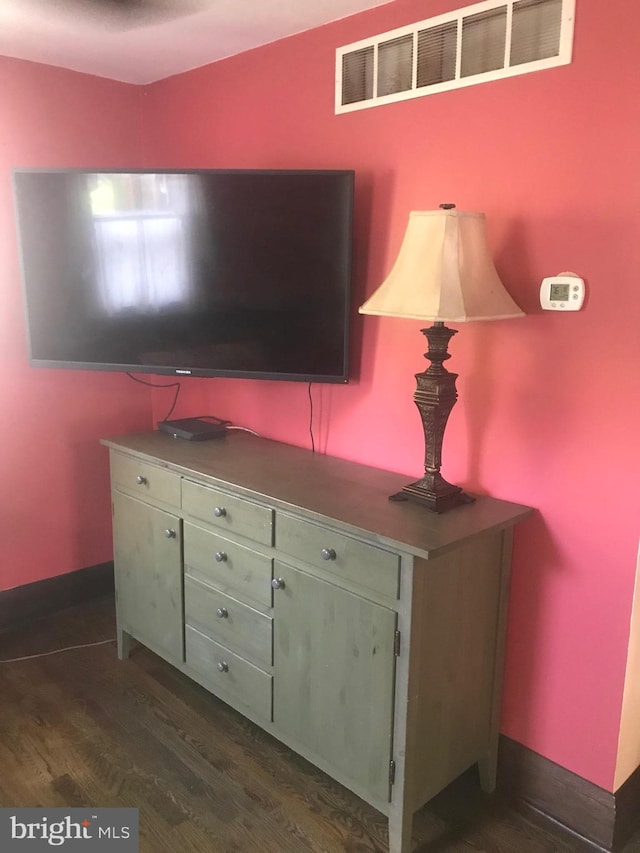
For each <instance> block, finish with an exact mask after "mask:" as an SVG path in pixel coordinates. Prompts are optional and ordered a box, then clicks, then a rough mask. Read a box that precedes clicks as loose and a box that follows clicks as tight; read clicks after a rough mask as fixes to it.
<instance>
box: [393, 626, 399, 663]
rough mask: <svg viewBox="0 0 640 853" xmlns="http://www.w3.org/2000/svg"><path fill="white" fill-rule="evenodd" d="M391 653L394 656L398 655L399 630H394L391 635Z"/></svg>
mask: <svg viewBox="0 0 640 853" xmlns="http://www.w3.org/2000/svg"><path fill="white" fill-rule="evenodd" d="M393 653H394V655H395V656H396V657H399V656H400V631H396V633H395V634H394V637H393Z"/></svg>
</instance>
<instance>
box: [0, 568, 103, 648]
mask: <svg viewBox="0 0 640 853" xmlns="http://www.w3.org/2000/svg"><path fill="white" fill-rule="evenodd" d="M109 593H111V594H113V563H100V564H99V565H97V566H89V568H86V569H78V570H77V571H75V572H69V573H68V574H65V575H57V576H56V577H54V578H46V579H45V580H41V581H36V582H35V583H28V584H25V585H24V586H18V587H15V589H7V590H4V591H3V592H0V633H4V632H5V631H11V630H13V629H14V628H18V627H21V626H23V625H26V624H29V623H30V622H33V621H34V620H35V619H40V618H42V617H43V616H49V615H51V614H52V613H56V612H57V611H59V610H64V609H66V608H67V607H73V606H74V605H76V604H81V603H82V602H83V601H88V600H89V599H92V598H99V597H100V596H102V595H107V594H109Z"/></svg>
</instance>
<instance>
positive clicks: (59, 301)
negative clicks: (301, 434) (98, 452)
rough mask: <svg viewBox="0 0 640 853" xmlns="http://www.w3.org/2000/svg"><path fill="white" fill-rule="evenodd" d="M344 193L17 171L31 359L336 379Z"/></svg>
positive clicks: (200, 177) (309, 176) (261, 179)
mask: <svg viewBox="0 0 640 853" xmlns="http://www.w3.org/2000/svg"><path fill="white" fill-rule="evenodd" d="M353 184H354V174H353V172H352V171H306V170H305V171H302V170H298V171H292V170H286V171H284V170H283V171H273V170H270V171H248V170H199V171H195V170H185V171H180V172H175V171H172V172H169V171H155V172H149V171H126V172H125V171H85V170H64V171H61V170H55V171H47V170H24V169H17V170H14V193H15V201H16V209H17V219H18V232H19V242H20V249H21V258H22V271H23V283H24V295H25V307H26V317H27V327H28V339H29V356H30V361H31V363H32V364H34V365H40V366H49V367H76V368H82V369H87V368H88V369H98V370H123V371H139V372H145V373H164V374H179V375H194V376H241V377H248V378H269V379H296V380H308V381H311V380H313V381H318V382H346V381H347V376H348V369H347V355H348V335H349V291H350V281H351V230H352V209H353Z"/></svg>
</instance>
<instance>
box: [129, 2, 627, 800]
mask: <svg viewBox="0 0 640 853" xmlns="http://www.w3.org/2000/svg"><path fill="white" fill-rule="evenodd" d="M457 5H460V4H459V3H454V2H453V0H438V2H432V3H430V4H429V10H428V13H429V14H434V15H435V14H438V13H440V12H442V11H447V10H450V9H452V8H455V7H456V6H457ZM577 5H578V14H577V21H576V35H575V50H574V62H573V64H572V65H570V66H567V67H563V68H559V69H554V70H550V71H545V72H538V73H534V74H528V75H525V76H521V77H516V78H513V79H509V80H504V81H499V82H495V83H490V84H485V85H482V86H475V87H469V88H466V89H461V90H458V91H454V92H450V93H446V94H441V95H435V96H431V97H425V98H421V99H417V100H412V101H407V102H404V103H400V104H395V105H389V106H385V107H379V108H375V109H370V110H364V111H361V112H356V113H352V114H349V115H344V116H335V115H334V113H333V78H334V51H335V48H336V47H337V46H339V45H341V44H346V43H348V42H351V41H355V40H357V39H361V38H365V37H367V36H370V35H375V34H376V33H379V32H383V31H385V30H387V29H391V28H393V27H398V26H402V25H404V24H409V23H411V22H414V21H417V20H420V19H421V18H424V17H425V15H426V14H427V11H426V9H425V4H424V3H423V2H420V0H397V2H395V3H391V4H389V5H387V6H384V7H381V8H379V9H377V10H373V11H371V12H368V13H364V14H361V15H358V16H355V17H353V18H350V19H347V20H344V21H341V22H338V23H336V24H333V25H330V26H327V27H323V28H319V29H317V30H314V31H311V32H307V33H304V34H302V35H299V36H296V37H294V38H291V39H287V40H284V41H281V42H278V43H275V44H272V45H268V46H266V47H264V48H261V49H258V50H255V51H252V52H249V53H246V54H244V55H241V56H239V57H235V58H232V59H229V60H226V61H223V62H219V63H217V64H214V65H211V66H207V67H205V68H202V69H199V70H196V71H193V72H190V73H188V74H184V75H181V76H178V77H175V78H172V79H169V80H166V81H163V82H160V83H158V84H156V85H154V86H151V87H149V88H148V89H147V90H146V93H145V94H146V113H145V114H146V120H147V124H146V128H145V131H146V132H145V140H146V151H147V158H148V163H150V164H154V165H157V166H207V167H274V168H277V167H283V168H286V167H290V168H295V167H309V168H354V169H355V170H356V195H357V198H356V226H355V230H356V251H355V287H354V310H353V323H352V329H353V345H352V358H353V371H352V375H353V381H352V382H351V383H350V384H349V385H348V386H346V387H327V386H325V387H320V386H316V387H315V389H314V397H315V402H316V415H317V419H316V437H317V439H318V441H319V444H320V447H321V449H322V450H324V451H326V452H328V453H332V454H335V455H338V456H343V457H347V458H350V459H356V460H359V461H362V462H366V463H371V464H374V465H378V466H382V467H387V468H391V469H394V470H398V471H401V472H404V473H406V474H407V476H408V477H412V476H415V475H417V474H418V473H419V470H420V464H421V459H422V452H423V445H422V437H421V434H422V431H421V428H420V425H419V421H418V416H417V413H416V411H415V409H414V405H413V402H412V399H411V396H412V392H413V385H414V380H413V373H415V372H416V371H417V370H421V369H422V364H423V360H422V356H421V354H422V353H423V351H424V342H423V339H422V337H421V335H420V332H419V329H420V323H417V322H416V323H410V322H407V321H401V320H391V319H374V318H367V319H364V318H362V317H360V316H358V315H357V313H356V308H357V305H358V304H360V303H361V302H362V301H363V299H364V297H365V295H367V294H369V293H371V292H372V291H373V289H374V288H375V287H376V286H377V285H378V284H379V283H380V281H381V280H382V278H383V276H384V275H385V273H386V272H387V271H388V269H389V267H390V264H391V262H392V260H393V258H394V256H395V253H396V251H397V248H398V245H399V242H400V240H401V237H402V233H403V230H404V226H405V222H406V217H407V213H408V211H409V210H411V209H414V208H417V209H420V208H423V209H424V208H427V209H428V208H434V207H436V206H437V205H438V204H439V203H440V202H443V201H453V202H456V203H457V205H458V206H459V207H460V208H466V209H479V210H484V211H485V212H486V213H487V216H488V231H489V239H490V242H491V245H492V248H493V251H494V255H495V259H496V265H497V267H498V269H499V271H500V272H501V274H502V276H503V279H504V281H505V282H506V283H507V286H508V288H509V289H510V291H511V293H512V294H513V296H514V297H515V298H516V300H517V301H518V302H519V303H520V304H521V306H522V307H523V308H524V310H525V311H526V312H527V315H528V316H527V317H526V318H525V319H523V320H519V321H511V322H509V321H507V322H497V323H489V324H485V325H482V324H479V325H475V326H474V325H470V326H466V327H461V328H460V334H459V335H457V336H456V338H455V340H454V341H453V343H452V350H453V358H452V360H451V362H449V365H450V367H451V369H452V370H455V371H457V372H459V373H460V380H459V392H460V401H459V403H458V405H457V407H456V409H455V410H454V413H453V414H452V416H451V420H450V425H449V428H448V432H447V437H446V446H445V454H444V473H445V476H447V477H448V478H449V479H452V480H453V481H454V482H460V483H462V484H464V485H466V486H467V487H469V488H470V489H473V490H476V491H478V492H485V493H489V494H491V495H495V496H496V497H502V498H506V499H510V500H515V501H520V502H522V503H526V504H530V505H531V506H533V507H536V508H537V509H538V514H537V517H536V518H535V520H533V521H531V522H529V523H527V524H526V525H525V526H523V527H522V528H521V529H520V530H519V532H518V535H517V539H516V547H515V557H514V579H513V592H512V599H511V611H510V627H509V641H508V656H507V671H506V686H505V701H504V713H503V731H504V732H505V733H506V734H507V735H509V736H511V737H513V738H515V739H516V740H518V741H520V742H522V743H524V744H525V745H527V746H529V747H530V748H532V749H534V750H536V751H538V752H540V753H542V754H543V755H545V756H547V757H549V758H551V759H553V760H554V761H556V762H558V763H559V764H561V765H563V766H565V767H567V768H569V769H571V770H573V771H574V772H576V773H578V774H580V775H581V776H583V777H586V778H587V779H590V780H592V781H593V782H595V783H597V784H599V785H601V786H603V787H605V788H609V789H610V788H611V786H612V785H613V775H614V767H615V757H616V747H617V737H618V729H619V722H620V709H621V697H622V689H623V678H624V667H625V660H626V648H627V640H628V633H629V614H630V607H631V601H632V591H633V581H634V563H635V555H636V552H637V547H638V527H637V508H638V499H637V475H638V471H639V470H640V465H639V462H640V456H639V452H638V438H637V436H638V426H639V421H640V418H639V406H640V395H638V379H637V368H638V364H639V356H640V344H639V341H640V335H639V334H638V316H639V309H640V296H639V295H638V294H639V291H638V287H637V277H638V269H640V248H639V247H640V240H639V239H638V234H637V210H638V208H639V207H640V185H639V184H638V181H637V179H636V177H637V168H638V166H637V152H638V151H640V124H639V123H638V121H637V116H636V110H635V104H636V101H637V98H636V94H635V85H636V82H637V79H638V74H639V73H640V57H639V55H638V52H637V49H636V46H637V44H638V40H639V39H640V9H639V8H638V6H637V4H636V3H635V0H613V3H612V4H610V6H609V9H610V11H611V12H613V10H614V9H615V14H613V13H611V14H609V15H606V16H605V15H603V14H602V9H601V8H599V7H600V4H597V3H593V2H591V3H590V2H586V1H585V0H578V4H577ZM620 22H624V25H623V26H621V23H620ZM564 270H573V271H575V272H577V273H579V274H580V275H582V276H584V277H585V278H586V280H587V287H588V299H587V303H586V308H585V309H584V310H583V311H582V312H581V313H579V314H575V315H556V314H551V313H545V312H542V311H541V309H540V307H539V304H538V288H539V284H540V281H541V279H542V278H543V277H544V276H547V275H551V274H555V273H558V272H561V271H564ZM163 408H164V400H163V401H162V402H157V403H156V415H160V414H161V411H162V409H163ZM206 411H210V412H213V413H215V414H220V415H224V416H226V417H230V418H233V419H234V420H235V421H236V422H237V423H241V424H245V425H247V426H250V427H253V428H254V429H257V430H259V431H260V432H261V433H263V434H264V435H266V436H270V437H274V438H277V439H280V440H283V441H286V442H291V443H294V444H300V445H307V444H308V432H307V423H308V416H309V410H308V402H307V388H306V386H305V385H303V384H300V385H297V384H295V383H289V384H284V383H283V384H278V383H258V382H252V381H230V380H207V381H202V380H200V381H197V380H189V381H187V382H185V387H184V390H183V399H182V403H181V409H180V412H179V413H192V414H198V413H202V412H206Z"/></svg>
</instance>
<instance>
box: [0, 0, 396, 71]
mask: <svg viewBox="0 0 640 853" xmlns="http://www.w3.org/2000/svg"><path fill="white" fill-rule="evenodd" d="M385 2H388V0H0V55H4V56H11V57H15V58H19V59H29V60H32V61H34V62H43V63H46V64H48V65H57V66H61V67H63V68H70V69H72V70H74V71H83V72H86V73H88V74H96V75H98V76H100V77H110V78H113V79H115V80H122V81H125V82H128V83H139V84H141V83H151V82H153V81H154V80H160V79H162V78H163V77H170V76H171V75H172V74H178V73H180V72H182V71H187V70H188V69H190V68H198V67H199V66H201V65H206V64H208V63H209V62H214V61H215V60H217V59H222V58H223V57H226V56H233V55H234V54H237V53H241V52H242V51H245V50H249V49H251V48H253V47H257V46H258V45H261V44H267V43H268V42H272V41H276V40H277V39H280V38H284V37H285V36H289V35H293V34H294V33H299V32H302V31H303V30H308V29H311V28H313V27H317V26H320V25H322V24H326V23H329V22H330V21H335V20H337V19H339V18H344V17H346V16H348V15H352V14H355V13H356V12H361V11H363V10H364V9H370V8H373V7H374V6H380V5H382V4H383V3H385Z"/></svg>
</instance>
